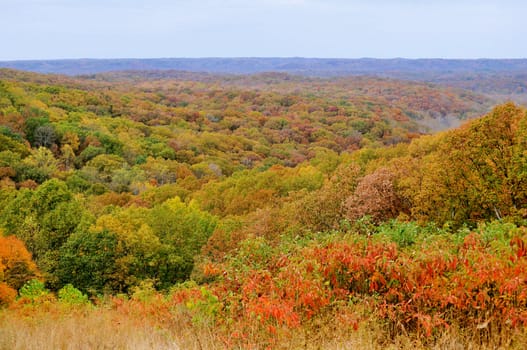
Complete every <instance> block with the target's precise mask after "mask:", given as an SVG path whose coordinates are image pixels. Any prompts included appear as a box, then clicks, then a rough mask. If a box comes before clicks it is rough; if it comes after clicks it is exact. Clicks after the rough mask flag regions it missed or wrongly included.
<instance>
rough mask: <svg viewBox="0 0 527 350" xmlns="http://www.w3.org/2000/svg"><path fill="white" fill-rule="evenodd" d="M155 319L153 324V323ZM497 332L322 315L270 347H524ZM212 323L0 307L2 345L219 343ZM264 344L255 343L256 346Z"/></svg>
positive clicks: (42, 348) (523, 337)
mask: <svg viewBox="0 0 527 350" xmlns="http://www.w3.org/2000/svg"><path fill="white" fill-rule="evenodd" d="M156 323H157V325H154V324H156ZM506 336H507V337H508V338H507V340H506V341H505V342H504V341H503V338H501V339H500V337H496V339H495V340H493V339H491V340H490V341H488V342H487V343H482V342H480V338H477V337H475V335H474V334H467V333H463V332H461V331H459V330H456V329H454V328H451V329H450V330H448V331H445V332H444V333H443V334H442V335H440V336H438V337H436V338H435V339H434V340H433V341H430V340H429V339H420V338H418V337H417V336H412V335H407V336H397V337H395V338H394V339H391V338H389V337H388V336H387V335H386V332H385V331H384V330H383V327H382V326H381V325H380V324H379V323H377V322H375V321H374V320H372V321H369V322H363V323H361V326H360V327H359V329H358V330H352V329H350V328H349V327H348V328H346V327H343V326H342V325H341V324H340V323H339V322H337V321H335V320H334V319H333V320H331V319H320V320H318V321H317V322H315V323H313V324H311V325H308V326H307V327H303V328H301V329H298V330H296V331H294V332H290V333H285V335H284V334H282V336H278V339H277V342H276V343H275V345H273V346H272V348H273V349H284V350H294V349H324V350H326V349H327V350H344V349H361V350H362V349H364V350H377V349H393V350H396V349H411V350H416V349H437V350H458V349H459V350H461V349H463V350H465V349H468V350H476V349H525V348H527V333H526V332H519V333H516V334H514V335H511V334H508V335H506ZM223 348H224V345H223V343H222V341H221V340H220V339H219V337H218V336H217V333H215V330H214V329H210V328H207V327H203V326H202V327H196V326H195V325H193V324H192V323H191V322H190V321H189V319H188V317H187V316H185V315H184V314H181V315H177V316H174V318H172V319H171V320H166V322H165V324H159V322H157V321H156V322H150V320H148V319H145V318H138V317H136V316H133V315H131V316H124V315H123V314H121V313H119V312H118V311H116V310H114V309H109V308H104V307H100V308H85V309H81V310H79V309H77V310H66V311H65V310H60V309H53V308H51V309H47V310H39V309H31V310H4V311H0V350H4V349H5V350H17V349H20V350H22V349H23V350H46V349H53V350H55V349H57V350H58V349H61V350H62V349H64V350H66V349H75V350H77V349H79V350H82V349H90V350H91V349H112V350H113V349H134V350H136V349H137V350H142V349H145V350H146V349H163V350H165V349H166V350H171V349H173V350H179V349H184V350H187V349H189V350H204V349H223ZM263 348H265V346H258V345H256V346H255V347H254V349H263Z"/></svg>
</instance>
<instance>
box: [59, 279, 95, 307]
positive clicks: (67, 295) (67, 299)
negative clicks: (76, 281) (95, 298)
mask: <svg viewBox="0 0 527 350" xmlns="http://www.w3.org/2000/svg"><path fill="white" fill-rule="evenodd" d="M58 297H59V302H61V303H63V304H66V305H69V306H75V305H84V304H88V303H89V301H88V296H87V295H85V294H83V293H82V292H81V291H80V290H78V289H77V288H75V287H73V285H71V284H66V285H65V286H64V287H62V288H61V289H59V291H58Z"/></svg>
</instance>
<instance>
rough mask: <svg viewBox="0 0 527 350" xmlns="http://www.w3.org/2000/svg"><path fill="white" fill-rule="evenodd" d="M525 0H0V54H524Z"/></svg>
mask: <svg viewBox="0 0 527 350" xmlns="http://www.w3.org/2000/svg"><path fill="white" fill-rule="evenodd" d="M526 17H527V1H525V0H479V1H478V0H435V1H434V0H348V1H345V0H245V1H242V0H203V1H198V0H194V1H191V0H172V1H169V0H0V24H1V28H2V29H1V30H2V35H1V41H0V43H1V46H0V47H1V48H0V60H15V59H52V58H124V57H130V58H150V57H151V58H156V57H293V56H303V57H330V58H359V57H378V58H389V57H406V58H482V57H486V58H526V57H527V40H526V38H527V25H525V22H526Z"/></svg>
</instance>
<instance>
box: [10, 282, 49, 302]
mask: <svg viewBox="0 0 527 350" xmlns="http://www.w3.org/2000/svg"><path fill="white" fill-rule="evenodd" d="M18 294H19V295H20V298H24V299H27V300H30V301H32V302H36V301H38V300H39V299H41V298H43V297H45V296H47V295H48V294H49V290H48V289H46V286H45V285H44V282H42V281H39V280H37V279H32V280H31V281H28V282H27V283H26V284H24V285H23V286H22V288H20V290H19V291H18Z"/></svg>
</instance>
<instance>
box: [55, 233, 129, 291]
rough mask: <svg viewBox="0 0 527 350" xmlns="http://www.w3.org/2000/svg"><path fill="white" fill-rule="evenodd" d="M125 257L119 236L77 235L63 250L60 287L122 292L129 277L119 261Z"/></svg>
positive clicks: (59, 273)
mask: <svg viewBox="0 0 527 350" xmlns="http://www.w3.org/2000/svg"><path fill="white" fill-rule="evenodd" d="M123 256H124V252H123V251H122V248H121V247H119V246H118V237H117V235H116V234H114V233H111V232H108V231H106V230H103V231H100V232H89V231H80V232H75V233H74V234H72V235H71V236H70V237H69V238H68V240H67V242H66V243H65V244H64V245H63V246H62V247H61V248H60V255H59V261H58V267H57V271H56V276H57V278H58V280H59V283H60V284H61V285H66V284H72V285H74V286H77V288H79V289H80V290H81V291H83V292H87V293H89V294H98V293H102V292H111V291H116V292H122V291H123V290H125V287H126V283H125V280H124V279H125V277H126V276H125V275H124V276H123V274H122V273H121V272H122V271H120V267H121V266H119V265H118V264H116V262H117V261H118V259H119V258H121V257H123Z"/></svg>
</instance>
